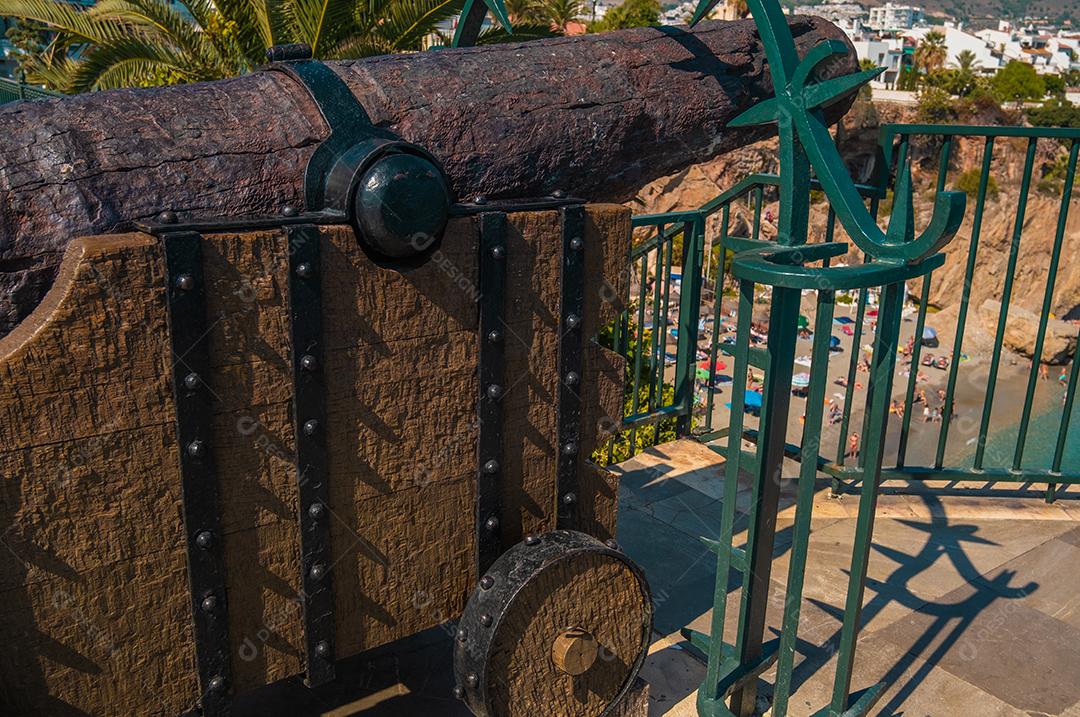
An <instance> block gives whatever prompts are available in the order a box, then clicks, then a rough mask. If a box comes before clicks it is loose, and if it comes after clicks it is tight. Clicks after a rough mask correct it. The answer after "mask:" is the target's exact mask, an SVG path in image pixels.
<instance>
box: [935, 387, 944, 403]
mask: <svg viewBox="0 0 1080 717" xmlns="http://www.w3.org/2000/svg"><path fill="white" fill-rule="evenodd" d="M937 397H938V400H939V401H941V402H942V403H944V402H945V389H943V388H939V389H938V390H937Z"/></svg>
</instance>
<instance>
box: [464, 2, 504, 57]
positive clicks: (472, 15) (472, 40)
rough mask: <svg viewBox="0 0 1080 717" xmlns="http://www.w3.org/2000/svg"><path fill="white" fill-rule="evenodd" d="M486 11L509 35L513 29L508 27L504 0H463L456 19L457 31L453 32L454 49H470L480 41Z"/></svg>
mask: <svg viewBox="0 0 1080 717" xmlns="http://www.w3.org/2000/svg"><path fill="white" fill-rule="evenodd" d="M488 11H490V12H491V14H492V15H493V16H494V17H495V19H496V20H498V21H499V24H500V25H502V27H503V29H504V30H506V32H507V33H508V34H510V35H512V34H514V28H513V27H511V25H510V15H509V14H508V13H507V12H506V3H505V2H504V0H465V7H464V8H463V9H462V10H461V15H460V16H459V17H458V24H457V29H455V30H454V39H453V42H452V45H453V46H454V47H472V46H473V45H475V44H476V41H477V40H478V39H480V31H481V30H482V29H483V27H484V20H486V19H487V14H488Z"/></svg>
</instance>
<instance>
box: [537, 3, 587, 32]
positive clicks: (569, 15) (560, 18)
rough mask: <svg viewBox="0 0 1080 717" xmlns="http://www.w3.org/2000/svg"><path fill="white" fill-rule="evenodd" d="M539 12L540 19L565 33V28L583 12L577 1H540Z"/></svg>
mask: <svg viewBox="0 0 1080 717" xmlns="http://www.w3.org/2000/svg"><path fill="white" fill-rule="evenodd" d="M540 10H541V13H542V18H543V19H544V20H547V21H548V22H550V23H551V26H552V27H554V28H556V29H558V30H560V31H565V30H566V26H567V25H568V24H570V23H571V22H573V21H574V20H576V19H577V18H578V17H579V16H580V15H581V14H582V12H583V9H582V5H581V3H580V2H578V0H542V2H541V4H540Z"/></svg>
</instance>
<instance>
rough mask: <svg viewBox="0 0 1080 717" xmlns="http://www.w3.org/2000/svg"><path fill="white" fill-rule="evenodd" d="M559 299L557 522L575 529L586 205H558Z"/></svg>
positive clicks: (579, 434) (577, 501)
mask: <svg viewBox="0 0 1080 717" xmlns="http://www.w3.org/2000/svg"><path fill="white" fill-rule="evenodd" d="M561 264H562V271H561V276H560V282H559V284H560V287H561V290H562V296H561V300H560V303H559V405H558V435H559V443H558V447H557V450H558V464H557V465H558V468H557V474H556V478H555V486H556V487H555V495H556V500H557V502H558V507H557V509H556V515H557V516H558V517H557V521H556V524H557V527H558V528H559V529H561V530H576V529H577V522H578V520H577V518H578V504H579V500H578V497H579V496H578V492H579V482H580V479H579V466H580V465H581V456H580V453H581V406H582V401H581V372H582V335H583V334H584V329H583V327H582V325H581V324H582V321H583V320H584V315H585V207H584V206H581V205H576V206H568V207H564V208H563V209H562V262H561Z"/></svg>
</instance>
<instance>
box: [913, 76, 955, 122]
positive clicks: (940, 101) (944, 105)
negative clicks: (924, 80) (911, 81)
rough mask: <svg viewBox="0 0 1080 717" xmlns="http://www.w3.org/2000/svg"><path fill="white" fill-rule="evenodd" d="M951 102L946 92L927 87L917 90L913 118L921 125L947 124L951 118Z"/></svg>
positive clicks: (938, 88) (937, 88)
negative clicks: (916, 103) (916, 101)
mask: <svg viewBox="0 0 1080 717" xmlns="http://www.w3.org/2000/svg"><path fill="white" fill-rule="evenodd" d="M952 102H953V99H952V96H951V95H950V94H949V92H948V91H947V90H944V89H942V88H941V87H935V86H933V85H927V86H925V87H923V88H922V89H921V90H919V95H918V105H917V107H916V110H915V116H916V118H917V120H918V121H919V122H921V123H923V124H940V123H942V122H947V121H948V120H949V119H950V118H951V117H952Z"/></svg>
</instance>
